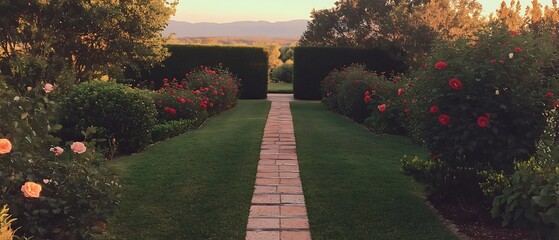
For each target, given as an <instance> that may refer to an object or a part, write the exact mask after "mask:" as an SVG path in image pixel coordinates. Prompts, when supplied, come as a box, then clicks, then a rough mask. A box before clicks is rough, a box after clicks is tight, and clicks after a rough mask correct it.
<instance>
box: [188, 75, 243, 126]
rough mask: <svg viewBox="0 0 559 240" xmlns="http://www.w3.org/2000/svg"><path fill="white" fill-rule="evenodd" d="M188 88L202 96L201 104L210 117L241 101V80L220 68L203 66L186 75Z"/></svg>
mask: <svg viewBox="0 0 559 240" xmlns="http://www.w3.org/2000/svg"><path fill="white" fill-rule="evenodd" d="M185 79H186V86H185V88H187V89H190V90H191V91H192V92H193V93H195V94H197V95H199V96H200V99H199V102H200V106H201V107H202V108H203V109H206V110H207V111H208V113H209V114H210V115H214V114H216V113H219V112H221V111H223V110H227V109H230V108H232V107H234V106H235V105H237V102H238V99H239V83H240V82H241V81H240V80H239V78H237V77H236V76H235V75H233V74H232V73H231V72H230V71H229V70H228V69H224V68H222V67H221V65H220V66H218V67H215V68H208V67H203V66H201V67H200V68H199V69H196V70H194V71H192V72H190V73H188V74H186V78H185Z"/></svg>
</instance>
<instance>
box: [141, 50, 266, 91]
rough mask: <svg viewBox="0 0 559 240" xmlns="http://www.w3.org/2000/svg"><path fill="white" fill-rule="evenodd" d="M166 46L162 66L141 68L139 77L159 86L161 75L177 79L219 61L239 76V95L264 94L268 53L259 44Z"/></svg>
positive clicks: (215, 64) (160, 84) (217, 64)
mask: <svg viewBox="0 0 559 240" xmlns="http://www.w3.org/2000/svg"><path fill="white" fill-rule="evenodd" d="M167 48H168V49H169V52H170V53H171V56H170V57H168V58H167V59H166V60H165V61H163V67H155V68H153V69H151V70H149V71H144V72H143V73H142V74H141V76H140V78H139V79H140V80H142V81H144V80H151V81H154V83H155V86H156V87H161V86H162V85H163V83H162V79H163V78H168V79H173V78H177V79H179V80H180V79H182V78H183V77H184V75H185V74H186V73H188V72H190V71H192V70H194V69H197V68H199V67H200V66H207V67H217V66H219V65H222V66H223V68H228V69H229V70H230V71H231V72H232V73H233V74H235V75H237V76H238V77H239V78H241V98H243V99H265V98H266V97H267V89H268V55H267V52H266V51H265V50H264V49H263V48H258V47H223V46H193V45H168V46H167ZM136 79H138V78H136Z"/></svg>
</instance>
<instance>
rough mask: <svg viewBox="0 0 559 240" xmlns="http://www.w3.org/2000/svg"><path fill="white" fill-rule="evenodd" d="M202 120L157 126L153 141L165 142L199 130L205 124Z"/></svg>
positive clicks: (154, 127) (174, 122)
mask: <svg viewBox="0 0 559 240" xmlns="http://www.w3.org/2000/svg"><path fill="white" fill-rule="evenodd" d="M200 120H201V119H184V120H177V121H168V122H165V123H160V124H156V125H155V126H153V130H152V138H153V141H155V142H157V141H163V140H165V139H168V138H172V137H175V136H178V135H181V134H183V133H185V132H188V131H191V130H194V129H197V128H198V127H200V125H201V124H202V123H203V121H200Z"/></svg>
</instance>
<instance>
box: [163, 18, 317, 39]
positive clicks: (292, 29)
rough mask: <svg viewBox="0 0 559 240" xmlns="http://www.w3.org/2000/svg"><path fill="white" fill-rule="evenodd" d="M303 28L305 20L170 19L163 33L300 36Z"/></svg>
mask: <svg viewBox="0 0 559 240" xmlns="http://www.w3.org/2000/svg"><path fill="white" fill-rule="evenodd" d="M305 29H307V20H293V21H287V22H275V23H271V22H266V21H243V22H232V23H189V22H181V21H173V20H171V21H170V22H169V25H168V26H167V28H166V29H165V31H163V35H164V36H168V35H170V34H171V33H175V34H176V35H175V37H176V38H182V37H228V36H253V37H257V36H258V37H271V38H295V37H300V36H301V35H302V34H303V32H304V31H305Z"/></svg>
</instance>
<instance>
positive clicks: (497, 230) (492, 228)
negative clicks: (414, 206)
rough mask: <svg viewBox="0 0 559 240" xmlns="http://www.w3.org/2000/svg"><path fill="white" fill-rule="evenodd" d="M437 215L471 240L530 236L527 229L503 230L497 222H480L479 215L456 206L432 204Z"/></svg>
mask: <svg viewBox="0 0 559 240" xmlns="http://www.w3.org/2000/svg"><path fill="white" fill-rule="evenodd" d="M431 204H432V205H433V206H434V207H435V209H437V211H438V212H439V214H440V215H441V216H442V217H443V218H444V219H445V220H447V221H449V222H450V223H451V224H453V225H455V227H456V228H457V229H458V232H459V233H460V234H462V235H465V236H466V239H471V240H525V239H528V238H529V236H530V232H529V231H528V230H527V229H519V228H504V227H501V224H500V222H499V221H498V220H486V221H481V220H480V217H479V215H477V214H475V213H472V212H468V211H466V210H464V209H463V208H461V207H460V206H459V205H458V204H448V203H433V202H431Z"/></svg>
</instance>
